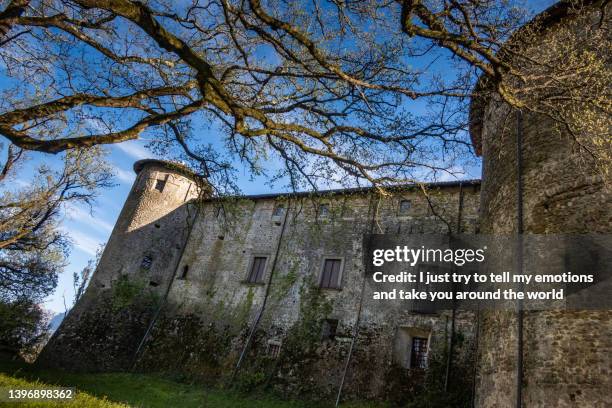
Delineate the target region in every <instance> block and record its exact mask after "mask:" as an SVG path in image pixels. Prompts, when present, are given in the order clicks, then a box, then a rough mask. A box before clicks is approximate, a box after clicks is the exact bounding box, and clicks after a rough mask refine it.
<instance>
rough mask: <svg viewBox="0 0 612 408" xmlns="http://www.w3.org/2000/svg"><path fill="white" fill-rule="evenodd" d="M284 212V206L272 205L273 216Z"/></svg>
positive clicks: (278, 215)
mask: <svg viewBox="0 0 612 408" xmlns="http://www.w3.org/2000/svg"><path fill="white" fill-rule="evenodd" d="M284 212H285V207H284V206H283V205H277V206H276V207H274V211H273V212H272V216H273V217H280V216H282V215H283V213H284Z"/></svg>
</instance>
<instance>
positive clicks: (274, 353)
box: [266, 340, 281, 358]
mask: <svg viewBox="0 0 612 408" xmlns="http://www.w3.org/2000/svg"><path fill="white" fill-rule="evenodd" d="M280 351H281V342H280V341H278V340H268V349H267V350H266V354H267V355H268V356H269V357H272V358H278V356H280Z"/></svg>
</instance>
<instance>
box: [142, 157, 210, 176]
mask: <svg viewBox="0 0 612 408" xmlns="http://www.w3.org/2000/svg"><path fill="white" fill-rule="evenodd" d="M148 165H155V166H160V167H164V168H166V169H168V170H171V171H174V172H176V173H179V174H181V175H183V176H185V177H188V178H190V179H192V180H194V181H198V180H202V176H200V175H199V174H197V173H196V172H194V171H193V170H191V169H190V168H189V167H187V166H185V165H184V164H182V163H178V162H173V161H168V160H159V159H143V160H138V161H137V162H135V163H134V172H136V174H138V173H140V171H141V170H142V169H143V168H144V167H145V166H148Z"/></svg>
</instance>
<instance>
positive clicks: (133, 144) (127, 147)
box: [113, 140, 153, 160]
mask: <svg viewBox="0 0 612 408" xmlns="http://www.w3.org/2000/svg"><path fill="white" fill-rule="evenodd" d="M113 146H114V147H116V148H117V149H119V150H121V151H122V152H123V153H125V154H127V155H128V156H130V157H132V158H134V159H136V160H141V159H147V158H151V157H153V154H152V153H151V152H150V151H148V150H147V149H146V148H145V147H144V146H143V145H142V141H139V140H129V141H127V142H122V143H116V144H114V145H113Z"/></svg>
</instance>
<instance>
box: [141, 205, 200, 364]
mask: <svg viewBox="0 0 612 408" xmlns="http://www.w3.org/2000/svg"><path fill="white" fill-rule="evenodd" d="M187 205H189V204H187ZM196 206H197V207H196V212H195V215H194V217H193V222H192V223H191V225H189V230H188V232H187V237H186V239H185V244H184V245H183V247H182V248H181V253H180V255H179V256H178V259H177V261H176V265H175V266H174V271H173V272H172V277H171V278H170V282H169V283H168V286H167V287H166V290H165V292H164V296H163V297H162V300H161V302H160V304H159V306H158V308H157V310H155V314H154V315H153V318H152V319H151V322H150V323H149V326H148V327H147V331H146V332H145V334H144V336H142V339H141V340H140V343H138V347H137V348H136V351H135V352H134V357H133V362H132V367H131V371H134V369H135V368H136V363H137V361H138V354H139V353H140V350H141V349H142V347H143V346H144V344H145V343H146V341H147V339H148V338H149V334H150V333H151V330H153V327H154V326H155V323H157V318H158V317H159V314H160V313H161V310H162V309H163V307H164V306H165V305H166V302H167V300H168V295H169V294H170V289H172V284H173V283H174V280H175V279H176V274H177V271H178V268H179V265H180V264H181V260H182V259H183V255H184V254H185V248H186V247H187V245H188V244H189V238H191V232H192V231H193V226H194V225H195V223H196V222H197V220H198V216H199V215H200V207H201V206H202V203H201V202H200V201H197V203H196ZM187 215H188V216H189V214H187ZM143 355H144V354H143Z"/></svg>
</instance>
